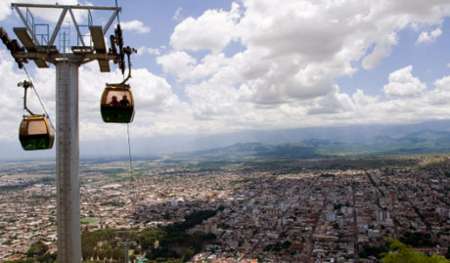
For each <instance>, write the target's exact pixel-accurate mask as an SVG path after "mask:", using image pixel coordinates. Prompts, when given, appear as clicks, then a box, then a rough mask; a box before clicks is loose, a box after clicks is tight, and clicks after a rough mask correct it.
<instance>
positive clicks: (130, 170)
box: [127, 123, 133, 177]
mask: <svg viewBox="0 0 450 263" xmlns="http://www.w3.org/2000/svg"><path fill="white" fill-rule="evenodd" d="M127 143H128V161H129V167H128V168H129V173H130V176H131V177H133V156H132V155H131V142H130V124H129V123H127Z"/></svg>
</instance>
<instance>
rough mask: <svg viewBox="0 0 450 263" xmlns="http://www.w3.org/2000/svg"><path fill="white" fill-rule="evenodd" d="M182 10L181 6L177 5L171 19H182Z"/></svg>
mask: <svg viewBox="0 0 450 263" xmlns="http://www.w3.org/2000/svg"><path fill="white" fill-rule="evenodd" d="M182 12H183V7H181V6H179V7H178V8H177V10H175V14H173V17H172V20H175V21H180V20H181V19H183V16H182Z"/></svg>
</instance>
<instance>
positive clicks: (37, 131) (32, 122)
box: [19, 115, 55, 151]
mask: <svg viewBox="0 0 450 263" xmlns="http://www.w3.org/2000/svg"><path fill="white" fill-rule="evenodd" d="M19 140H20V143H21V144H22V148H23V149H24V150H25V151H33V150H47V149H51V148H52V147H53V142H54V140H55V133H54V130H53V127H52V126H51V125H50V121H49V119H48V117H47V116H45V115H29V116H23V119H22V122H21V123H20V128H19Z"/></svg>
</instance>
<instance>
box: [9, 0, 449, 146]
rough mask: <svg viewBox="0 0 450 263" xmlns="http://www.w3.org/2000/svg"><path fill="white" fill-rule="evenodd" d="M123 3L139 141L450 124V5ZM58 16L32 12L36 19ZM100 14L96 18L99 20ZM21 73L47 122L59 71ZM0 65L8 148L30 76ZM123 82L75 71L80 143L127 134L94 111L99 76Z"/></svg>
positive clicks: (286, 0) (263, 0)
mask: <svg viewBox="0 0 450 263" xmlns="http://www.w3.org/2000/svg"><path fill="white" fill-rule="evenodd" d="M10 2H11V1H10V0H6V1H5V0H2V1H1V2H0V25H1V26H3V27H5V28H6V29H7V30H8V32H10V33H11V34H10V35H11V36H12V37H13V36H14V35H13V33H12V30H11V29H12V27H13V26H15V25H20V22H19V20H18V18H17V15H15V14H14V13H13V12H12V11H11V9H10V7H9V4H10ZM17 2H25V1H19V0H17ZM28 2H33V3H55V1H50V0H39V1H30V0H29V1H28ZM58 2H59V3H60V4H95V5H114V1H113V0H98V1H96V0H90V1H89V2H86V1H83V0H80V1H77V0H60V1H58ZM118 2H119V5H121V6H122V8H123V12H122V13H121V15H120V20H121V24H122V27H123V28H124V31H125V42H126V44H128V45H131V46H133V47H135V48H137V50H138V54H137V55H135V56H134V57H133V78H132V80H131V81H130V84H131V86H132V90H133V92H134V94H135V98H136V115H135V121H134V122H133V123H132V124H131V126H130V128H131V131H132V135H133V139H134V140H139V139H143V138H158V137H162V136H189V135H205V136H206V135H212V134H222V133H229V132H238V131H245V130H276V129H289V128H302V127H329V126H346V125H355V124H356V125H358V124H394V123H395V124H397V123H416V122H422V121H429V120H442V119H449V116H450V107H449V106H450V20H449V18H448V16H449V15H450V2H449V1H448V0H428V1H423V0H378V1H373V0H283V1H275V0H236V1H228V0H209V1H198V0H164V1H162V0H153V1H142V0H141V1H138V0H127V1H123V0H122V1H120V0H119V1H118ZM76 16H77V18H78V19H79V20H83V19H85V18H86V15H84V14H82V13H78V14H76ZM57 17H58V16H57V14H56V15H55V13H52V12H39V13H37V14H36V19H37V20H39V21H40V22H42V23H54V21H55V19H56V18H57ZM104 21H105V14H94V24H102V23H104ZM80 24H81V22H80ZM66 27H67V28H68V27H70V24H67V25H66ZM71 32H72V34H73V32H74V31H73V30H72V31H71ZM73 39H74V38H73ZM27 68H28V69H29V71H30V72H32V75H33V78H34V82H35V86H36V88H37V90H38V91H39V93H40V94H41V95H42V97H43V99H44V101H45V103H46V105H47V107H48V109H49V112H50V115H51V116H52V117H54V109H55V80H54V79H55V74H54V68H53V67H51V68H50V69H45V70H42V69H36V68H35V65H34V64H33V63H29V65H27ZM0 72H1V73H0V83H1V84H0V89H1V90H2V92H3V97H4V99H3V105H2V106H1V107H0V114H1V115H2V129H1V130H0V142H4V143H13V142H16V141H17V130H18V125H19V123H20V119H21V116H22V114H23V111H22V108H21V107H22V91H21V90H20V89H18V88H17V87H16V83H17V82H18V81H19V80H22V79H24V77H25V75H24V73H23V72H22V71H20V70H19V69H18V68H17V66H16V65H15V64H14V63H13V61H12V59H11V57H10V56H9V54H8V53H7V52H6V50H5V48H3V47H2V48H1V49H0ZM119 79H121V76H120V74H119V73H118V71H117V70H115V71H114V72H112V73H109V74H104V73H100V72H99V70H98V65H97V63H95V62H94V63H90V64H87V65H84V66H82V67H81V69H80V87H79V88H80V122H81V123H80V139H81V141H84V142H91V141H100V140H105V139H107V140H108V139H114V138H117V137H121V138H122V137H124V136H125V135H126V134H125V128H124V126H123V125H111V124H104V123H102V121H101V116H100V112H99V100H100V96H101V92H102V89H103V87H104V83H106V82H111V81H113V80H119ZM30 100H31V102H30V103H31V105H32V106H33V107H34V108H35V109H36V111H39V107H38V104H37V103H36V100H35V99H33V98H31V99H30ZM11 145H14V146H12V147H19V144H18V143H16V144H11Z"/></svg>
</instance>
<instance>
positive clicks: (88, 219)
mask: <svg viewBox="0 0 450 263" xmlns="http://www.w3.org/2000/svg"><path fill="white" fill-rule="evenodd" d="M134 164H135V170H134V172H133V175H132V176H130V175H129V173H128V166H127V165H128V163H127V162H125V161H84V162H82V166H81V198H82V200H81V223H82V230H83V236H82V239H83V245H82V246H83V247H82V249H83V257H84V261H86V262H123V259H124V258H128V259H129V260H130V261H133V262H183V261H191V262H330V263H331V262H379V261H380V257H381V256H382V255H383V253H386V252H388V251H389V249H390V247H389V246H390V244H392V243H395V242H397V243H400V242H401V243H402V244H404V245H405V246H408V247H411V248H414V249H415V251H418V252H421V253H424V254H426V255H432V254H433V255H441V256H443V257H447V258H448V257H449V253H450V251H449V246H450V172H449V171H450V160H449V159H448V158H447V157H445V156H417V157H392V158H388V157H385V158H376V157H374V158H372V159H351V158H348V159H313V160H251V161H240V162H238V161H233V162H184V161H183V162H181V161H180V162H172V161H167V160H139V161H136V162H135V163H134ZM53 173H54V170H53V164H52V163H51V162H45V161H41V162H20V163H2V164H1V166H0V211H1V213H0V262H4V261H13V262H14V260H21V259H24V258H26V257H42V258H46V259H43V262H52V261H51V259H52V258H54V253H55V252H56V247H55V240H56V233H55V231H56V227H55V213H56V209H55V206H56V204H55V186H54V180H53V177H52V174H53ZM393 240H398V241H393ZM45 260H47V261H45ZM106 260H108V261H106ZM17 262H19V261H17Z"/></svg>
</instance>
